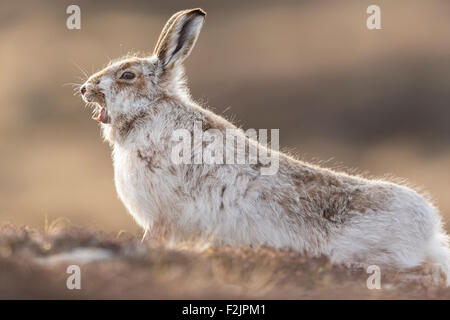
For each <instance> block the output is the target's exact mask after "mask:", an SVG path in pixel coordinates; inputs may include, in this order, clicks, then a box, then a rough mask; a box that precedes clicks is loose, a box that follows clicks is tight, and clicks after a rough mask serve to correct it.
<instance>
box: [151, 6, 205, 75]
mask: <svg viewBox="0 0 450 320" xmlns="http://www.w3.org/2000/svg"><path fill="white" fill-rule="evenodd" d="M205 16H206V13H205V12H204V11H203V10H202V9H200V8H198V9H190V10H184V11H180V12H177V13H175V14H174V15H173V16H172V17H171V18H170V19H169V21H167V23H166V25H165V26H164V28H163V30H162V32H161V35H160V36H159V39H158V42H157V44H156V47H155V50H154V52H153V53H154V54H155V55H156V56H157V57H158V59H159V60H160V61H162V63H163V66H164V68H171V67H172V66H174V65H175V64H180V63H182V62H183V61H184V59H186V57H187V56H188V55H189V53H191V50H192V48H193V47H194V45H195V42H196V41H197V38H198V35H199V34H200V30H201V29H202V26H203V22H204V20H205Z"/></svg>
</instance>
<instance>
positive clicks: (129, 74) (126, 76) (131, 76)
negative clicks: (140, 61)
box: [120, 71, 136, 80]
mask: <svg viewBox="0 0 450 320" xmlns="http://www.w3.org/2000/svg"><path fill="white" fill-rule="evenodd" d="M135 77H136V75H135V74H134V73H133V72H130V71H125V72H124V73H122V75H121V76H120V79H125V80H132V79H134V78H135Z"/></svg>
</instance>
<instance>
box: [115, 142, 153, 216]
mask: <svg viewBox="0 0 450 320" xmlns="http://www.w3.org/2000/svg"><path fill="white" fill-rule="evenodd" d="M142 157H143V155H142V154H140V153H139V152H138V151H136V152H128V151H123V150H115V152H114V156H113V160H114V180H115V185H116V190H117V194H118V195H119V198H120V199H121V200H122V202H123V203H124V205H125V206H126V208H127V209H128V211H129V212H130V213H131V214H132V215H133V216H134V218H135V219H136V220H137V221H138V222H139V223H141V221H148V220H149V219H150V218H151V217H150V215H151V214H155V213H156V211H157V209H158V207H160V202H161V201H162V200H161V199H160V197H158V194H159V193H158V190H157V189H158V182H157V181H158V180H159V177H158V176H157V175H156V174H155V172H154V171H152V170H149V168H148V163H146V161H144V160H145V159H144V160H143V159H142ZM143 223H144V222H143Z"/></svg>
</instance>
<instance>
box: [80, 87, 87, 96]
mask: <svg viewBox="0 0 450 320" xmlns="http://www.w3.org/2000/svg"><path fill="white" fill-rule="evenodd" d="M80 91H81V94H82V95H84V94H85V93H86V87H85V86H83V87H81V90H80Z"/></svg>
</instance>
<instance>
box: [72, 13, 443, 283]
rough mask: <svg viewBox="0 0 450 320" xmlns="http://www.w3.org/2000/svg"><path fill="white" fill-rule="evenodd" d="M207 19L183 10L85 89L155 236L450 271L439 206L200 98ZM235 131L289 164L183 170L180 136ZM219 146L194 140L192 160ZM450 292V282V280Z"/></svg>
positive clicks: (126, 200)
mask: <svg viewBox="0 0 450 320" xmlns="http://www.w3.org/2000/svg"><path fill="white" fill-rule="evenodd" d="M205 16H206V13H205V12H204V11H203V10H201V9H190V10H185V11H180V12H178V13H176V14H174V15H173V16H172V17H171V18H170V19H169V20H168V22H167V24H166V25H165V27H164V28H163V30H162V33H161V35H160V37H159V40H158V42H157V44H156V47H155V49H154V53H153V54H152V55H151V56H147V57H137V56H133V57H127V58H125V59H123V60H120V61H116V62H112V63H110V64H109V65H108V66H107V67H106V68H105V69H103V70H101V71H100V72H98V73H95V74H94V75H92V76H91V77H90V78H89V79H88V80H87V81H86V82H85V83H84V84H83V85H82V87H81V95H82V97H83V99H84V101H85V102H89V103H94V104H95V105H96V106H97V107H96V108H97V111H98V116H97V117H96V120H97V121H98V122H99V123H100V126H101V129H102V132H103V136H104V138H105V140H107V141H108V142H109V143H110V145H111V147H112V157H113V162H114V176H115V185H116V189H117V193H118V195H119V198H120V199H121V201H122V202H123V204H124V205H125V207H126V208H127V210H128V211H129V212H130V213H131V215H132V216H133V217H134V219H135V220H136V221H137V223H138V224H139V225H140V226H142V227H143V228H144V230H145V234H146V233H147V232H149V233H150V234H152V235H154V236H156V235H169V234H170V235H173V236H177V237H183V238H186V237H191V236H192V235H199V236H205V237H210V238H212V239H213V241H214V243H216V244H219V245H231V246H261V245H267V246H271V247H274V248H289V249H293V250H296V251H298V252H301V253H304V254H306V255H308V256H311V257H314V256H320V255H326V256H328V257H329V258H330V260H331V261H332V262H333V263H337V264H344V265H347V266H362V267H364V266H368V265H378V266H381V267H384V268H390V269H404V268H413V267H417V266H420V265H421V264H422V263H425V262H427V263H428V262H432V263H435V264H436V265H439V266H440V268H441V269H442V271H443V272H444V273H445V274H446V275H447V274H448V273H449V272H450V266H449V263H450V251H449V247H448V236H447V235H446V234H445V232H444V230H443V226H442V223H441V218H440V215H439V213H438V212H437V210H436V208H435V207H434V206H433V205H432V204H431V203H429V202H428V201H427V200H425V199H424V198H423V197H422V196H420V195H419V194H418V193H416V192H415V191H414V190H412V189H410V188H408V187H405V186H402V185H398V184H394V183H391V182H387V181H382V180H369V179H365V178H362V177H359V176H352V175H347V174H345V173H339V172H335V171H332V170H329V169H326V168H322V167H319V166H315V165H311V164H308V163H305V162H301V161H298V160H296V159H294V158H292V157H290V156H288V155H286V154H283V153H282V152H278V151H276V150H269V149H267V150H265V148H266V147H265V146H264V145H261V144H259V143H258V142H257V141H255V140H253V139H251V138H248V137H247V136H246V135H245V134H244V132H243V131H242V130H240V129H238V128H237V127H236V126H235V125H233V124H232V123H230V122H229V121H227V120H225V119H224V118H222V117H220V116H218V115H216V114H214V113H212V112H211V111H208V110H207V109H205V108H203V107H201V106H199V105H198V104H196V103H195V102H194V101H193V100H192V99H191V97H190V95H189V91H188V88H187V86H186V82H185V75H184V71H183V66H182V63H183V61H184V60H185V59H186V57H187V56H188V55H189V54H190V53H191V51H192V48H193V47H194V45H195V43H196V41H197V38H198V36H199V33H200V30H201V28H202V26H203V23H204V20H205ZM196 123H197V124H198V123H200V124H201V126H200V130H203V131H206V130H208V129H214V130H215V131H216V132H219V133H225V131H226V130H229V129H233V130H236V132H238V133H237V135H238V136H240V138H243V139H244V140H245V142H246V143H247V144H248V145H249V146H253V147H254V148H256V149H258V151H268V152H271V153H272V154H274V155H276V156H277V157H278V161H279V164H278V170H277V172H276V173H275V174H272V175H263V174H261V167H264V166H265V164H262V163H260V162H257V163H256V164H255V163H253V164H252V163H250V162H249V161H248V160H246V161H245V162H244V163H242V164H215V163H212V164H205V163H174V161H173V157H172V154H171V152H172V150H173V148H174V147H175V146H176V145H177V144H178V143H179V141H178V142H177V141H174V139H173V133H174V132H175V131H177V130H184V131H185V132H188V133H189V134H190V135H193V134H194V131H195V126H196ZM205 145H206V147H207V146H208V142H207V141H206V142H205V141H201V142H200V143H194V145H193V149H192V154H191V155H189V156H188V158H190V157H191V156H192V155H194V154H195V153H198V152H200V151H199V150H200V149H199V148H202V147H205ZM229 148H231V151H233V152H234V151H242V149H239V148H238V147H236V146H234V145H233V146H231V147H228V150H227V151H230V150H229ZM446 283H447V285H448V284H450V277H447V282H446Z"/></svg>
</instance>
